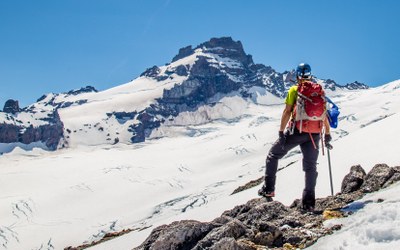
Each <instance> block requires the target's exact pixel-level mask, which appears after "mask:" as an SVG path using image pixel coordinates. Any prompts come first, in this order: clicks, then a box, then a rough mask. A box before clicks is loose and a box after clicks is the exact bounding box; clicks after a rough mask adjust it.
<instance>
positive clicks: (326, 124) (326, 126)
mask: <svg viewBox="0 0 400 250" xmlns="http://www.w3.org/2000/svg"><path fill="white" fill-rule="evenodd" d="M324 125H325V134H326V135H330V134H331V125H329V120H328V116H327V117H326V118H325V120H324Z"/></svg>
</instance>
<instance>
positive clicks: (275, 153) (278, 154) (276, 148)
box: [260, 134, 300, 193]
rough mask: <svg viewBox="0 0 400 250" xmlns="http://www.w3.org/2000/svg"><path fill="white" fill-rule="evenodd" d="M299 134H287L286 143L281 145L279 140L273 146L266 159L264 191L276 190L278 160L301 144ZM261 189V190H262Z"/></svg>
mask: <svg viewBox="0 0 400 250" xmlns="http://www.w3.org/2000/svg"><path fill="white" fill-rule="evenodd" d="M298 137H299V134H293V135H290V134H286V141H285V145H283V146H282V145H281V144H280V143H279V140H277V141H276V142H275V143H274V144H273V145H272V147H271V149H270V151H269V153H268V155H267V159H266V161H265V167H266V168H265V183H264V186H263V187H262V189H261V190H262V191H263V192H264V193H271V192H274V191H275V181H276V172H277V170H278V161H279V160H280V159H282V157H284V156H285V155H286V154H287V153H288V152H289V150H291V149H293V148H294V147H296V146H298V145H299V144H300V141H299V138H298ZM261 190H260V191H261Z"/></svg>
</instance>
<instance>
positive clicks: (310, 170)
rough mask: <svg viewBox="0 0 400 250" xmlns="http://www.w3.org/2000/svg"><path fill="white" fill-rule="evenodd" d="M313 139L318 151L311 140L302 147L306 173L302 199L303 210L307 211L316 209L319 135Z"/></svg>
mask: <svg viewBox="0 0 400 250" xmlns="http://www.w3.org/2000/svg"><path fill="white" fill-rule="evenodd" d="M313 139H314V142H315V145H316V146H317V149H316V148H315V147H314V144H313V142H312V141H311V139H310V140H309V141H307V142H305V143H302V144H301V145H300V148H301V152H302V153H303V171H304V172H305V188H304V191H303V199H302V204H303V208H305V209H313V208H314V207H315V186H316V184H317V177H318V172H317V160H318V154H319V150H318V142H319V135H313Z"/></svg>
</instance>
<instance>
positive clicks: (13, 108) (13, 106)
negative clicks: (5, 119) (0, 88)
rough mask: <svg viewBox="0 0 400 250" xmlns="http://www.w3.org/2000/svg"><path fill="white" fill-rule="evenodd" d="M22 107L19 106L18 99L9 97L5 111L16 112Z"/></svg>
mask: <svg viewBox="0 0 400 250" xmlns="http://www.w3.org/2000/svg"><path fill="white" fill-rule="evenodd" d="M20 111H21V109H20V108H19V104H18V101H17V100H12V99H9V100H7V101H6V103H5V104H4V108H3V112H4V113H9V114H16V113H18V112H20Z"/></svg>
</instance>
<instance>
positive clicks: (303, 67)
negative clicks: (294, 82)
mask: <svg viewBox="0 0 400 250" xmlns="http://www.w3.org/2000/svg"><path fill="white" fill-rule="evenodd" d="M296 76H297V77H298V78H310V77H311V66H310V65H309V64H307V63H300V64H299V66H297V69H296Z"/></svg>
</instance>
